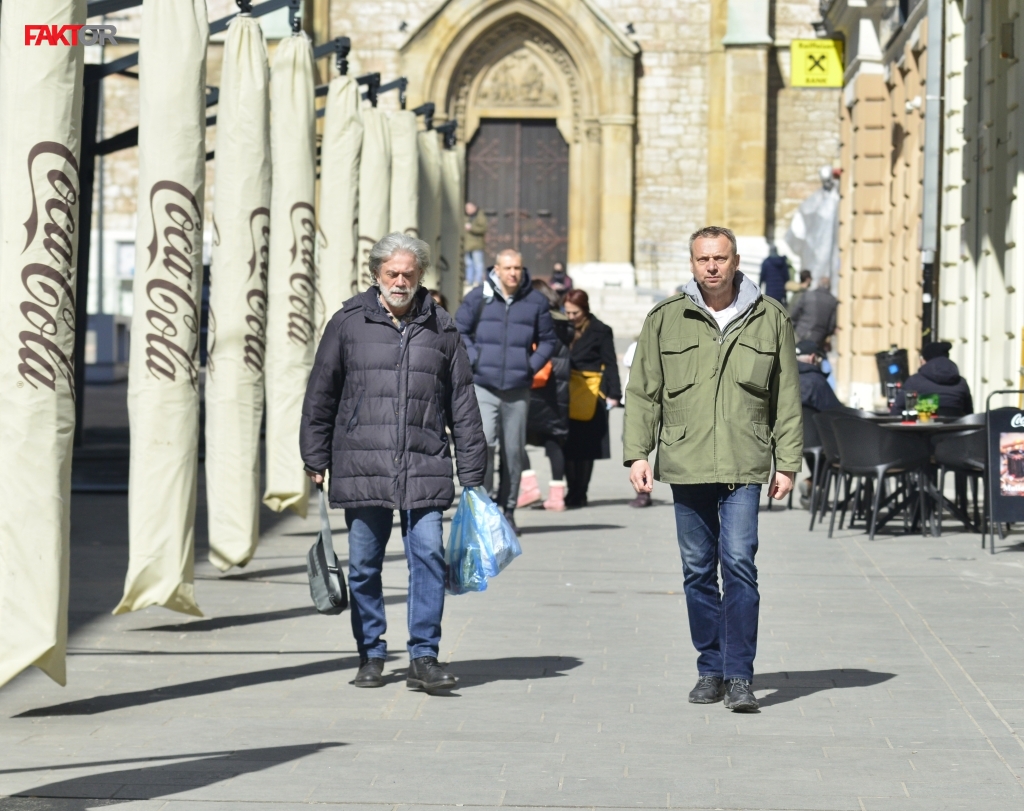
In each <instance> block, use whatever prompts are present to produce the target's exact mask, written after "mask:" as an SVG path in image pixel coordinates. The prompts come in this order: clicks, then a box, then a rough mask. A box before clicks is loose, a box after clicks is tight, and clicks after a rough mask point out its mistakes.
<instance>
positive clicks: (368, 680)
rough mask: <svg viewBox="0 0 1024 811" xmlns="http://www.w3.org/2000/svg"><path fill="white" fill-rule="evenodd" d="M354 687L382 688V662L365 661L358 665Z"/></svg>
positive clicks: (376, 660)
mask: <svg viewBox="0 0 1024 811" xmlns="http://www.w3.org/2000/svg"><path fill="white" fill-rule="evenodd" d="M352 683H353V684H354V685H355V686H356V687H383V686H384V660H383V659H366V660H364V661H363V663H362V664H361V665H359V672H358V673H356V678H355V681H353V682H352Z"/></svg>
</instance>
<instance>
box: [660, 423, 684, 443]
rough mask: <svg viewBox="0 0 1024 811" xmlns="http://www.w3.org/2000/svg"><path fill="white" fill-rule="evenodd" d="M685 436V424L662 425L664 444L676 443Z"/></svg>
mask: <svg viewBox="0 0 1024 811" xmlns="http://www.w3.org/2000/svg"><path fill="white" fill-rule="evenodd" d="M684 436H686V426H685V425H663V426H661V443H662V444H663V445H675V444H676V443H677V442H678V441H679V440H680V439H682V438H683V437H684Z"/></svg>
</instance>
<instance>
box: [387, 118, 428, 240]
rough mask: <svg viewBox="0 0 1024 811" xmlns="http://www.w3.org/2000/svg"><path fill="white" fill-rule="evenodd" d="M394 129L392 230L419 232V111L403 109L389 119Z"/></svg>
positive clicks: (392, 145) (392, 134)
mask: <svg viewBox="0 0 1024 811" xmlns="http://www.w3.org/2000/svg"><path fill="white" fill-rule="evenodd" d="M388 129H389V130H390V133H391V201H390V210H391V215H390V218H389V221H390V225H389V226H388V230H389V231H398V232H400V233H403V234H409V235H410V236H414V237H415V236H419V232H420V229H419V211H418V209H417V207H418V200H419V186H420V171H419V152H418V148H417V142H416V134H417V133H416V130H417V126H416V114H415V113H413V112H410V111H409V110H399V111H398V112H396V113H392V114H391V120H390V121H388Z"/></svg>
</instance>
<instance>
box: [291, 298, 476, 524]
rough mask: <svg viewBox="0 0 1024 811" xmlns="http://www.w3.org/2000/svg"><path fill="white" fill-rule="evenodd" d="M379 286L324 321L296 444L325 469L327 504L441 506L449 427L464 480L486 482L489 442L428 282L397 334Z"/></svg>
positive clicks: (445, 499)
mask: <svg viewBox="0 0 1024 811" xmlns="http://www.w3.org/2000/svg"><path fill="white" fill-rule="evenodd" d="M377 292H378V291H377V288H376V287H371V288H370V289H369V290H368V291H367V292H365V293H361V294H359V295H358V296H354V297H353V298H351V299H349V300H348V301H346V302H345V306H344V307H342V309H341V310H339V311H338V312H337V313H335V315H334V317H333V318H332V319H331V320H330V323H328V325H327V328H326V330H325V331H324V336H323V339H322V340H321V341H320V346H319V348H318V349H317V352H316V361H315V362H314V364H313V371H312V373H311V374H310V376H309V384H308V385H307V387H306V398H305V400H304V401H303V403H302V428H301V433H300V435H299V446H300V451H301V453H302V461H303V462H305V464H306V466H307V467H308V468H311V469H313V470H318V471H319V470H325V469H330V471H331V484H330V502H331V506H332V507H391V508H396V509H402V510H412V509H420V508H425V507H437V508H441V509H447V508H448V507H450V506H451V503H452V501H453V499H454V498H455V484H454V482H453V479H452V457H451V451H450V449H449V445H448V437H447V435H446V434H445V425H447V426H448V427H450V428H451V430H452V436H453V437H454V439H455V452H456V455H457V457H458V462H459V481H460V482H461V483H462V485H463V486H464V487H476V486H477V485H480V484H482V483H483V478H484V454H485V452H486V449H487V443H486V440H485V439H484V432H483V426H482V423H481V421H480V409H479V406H478V405H477V402H476V391H475V390H474V389H473V380H472V373H471V371H470V368H469V359H468V358H467V357H466V350H465V348H464V347H463V345H462V342H461V341H460V340H459V333H458V330H457V329H456V328H455V323H454V322H453V321H452V318H451V316H450V315H449V314H448V313H446V312H445V311H444V310H442V309H441V308H440V307H437V306H435V304H434V301H433V299H432V298H431V297H430V296H429V295H428V294H427V291H426V290H425V289H423V288H421V289H420V290H419V291H418V292H417V294H416V301H417V308H418V314H417V315H416V316H415V317H413V318H412V320H411V321H410V322H409V324H408V325H407V326H406V328H405V334H404V335H403V334H402V333H401V332H400V331H399V330H398V328H397V327H396V326H395V325H394V323H393V322H392V321H391V318H390V317H389V316H388V314H387V313H386V312H385V310H384V309H383V307H382V306H381V304H380V301H379V300H378V298H377Z"/></svg>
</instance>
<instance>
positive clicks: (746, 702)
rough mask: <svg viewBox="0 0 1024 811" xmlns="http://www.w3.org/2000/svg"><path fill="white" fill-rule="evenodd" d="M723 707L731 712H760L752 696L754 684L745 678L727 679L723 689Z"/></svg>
mask: <svg viewBox="0 0 1024 811" xmlns="http://www.w3.org/2000/svg"><path fill="white" fill-rule="evenodd" d="M725 708H726V709H727V710H732V711H733V712H760V711H761V708H760V706H758V703H757V699H756V698H754V685H752V684H751V683H750V682H749V681H747V680H746V679H729V686H728V687H727V688H726V690H725Z"/></svg>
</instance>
